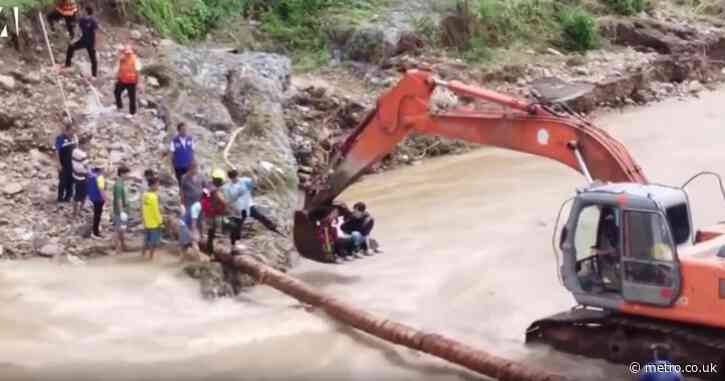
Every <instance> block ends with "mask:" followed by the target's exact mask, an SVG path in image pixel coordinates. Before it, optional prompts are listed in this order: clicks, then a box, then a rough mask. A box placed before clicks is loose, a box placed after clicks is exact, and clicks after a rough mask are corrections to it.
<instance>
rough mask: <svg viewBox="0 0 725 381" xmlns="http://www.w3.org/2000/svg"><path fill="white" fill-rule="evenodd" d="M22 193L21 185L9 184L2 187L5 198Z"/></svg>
mask: <svg viewBox="0 0 725 381" xmlns="http://www.w3.org/2000/svg"><path fill="white" fill-rule="evenodd" d="M22 191H23V186H22V185H20V184H18V183H10V184H6V185H5V186H4V187H3V193H4V194H5V195H6V196H12V195H16V194H18V193H20V192H22Z"/></svg>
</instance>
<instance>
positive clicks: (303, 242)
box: [293, 210, 334, 263]
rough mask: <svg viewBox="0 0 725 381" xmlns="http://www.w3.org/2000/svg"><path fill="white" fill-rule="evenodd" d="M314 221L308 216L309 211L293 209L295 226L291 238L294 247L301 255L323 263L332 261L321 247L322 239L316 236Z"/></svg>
mask: <svg viewBox="0 0 725 381" xmlns="http://www.w3.org/2000/svg"><path fill="white" fill-rule="evenodd" d="M315 228H316V224H315V222H313V221H312V219H311V218H310V215H309V212H308V211H306V210H297V211H295V226H294V232H293V239H294V243H295V248H297V251H298V252H299V253H300V255H301V256H303V257H305V258H307V259H310V260H313V261H317V262H323V263H329V262H334V259H332V258H329V257H330V255H328V254H327V253H326V252H325V250H324V247H323V244H322V241H320V240H319V239H318V238H317V229H315Z"/></svg>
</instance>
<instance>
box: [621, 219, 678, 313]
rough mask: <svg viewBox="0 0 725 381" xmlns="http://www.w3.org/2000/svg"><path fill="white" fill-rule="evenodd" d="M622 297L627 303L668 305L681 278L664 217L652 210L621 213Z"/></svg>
mask: <svg viewBox="0 0 725 381" xmlns="http://www.w3.org/2000/svg"><path fill="white" fill-rule="evenodd" d="M623 217H624V218H623V222H624V224H623V225H624V226H623V233H624V234H623V236H624V256H623V257H622V272H623V274H622V279H623V283H622V296H623V297H624V299H625V300H626V301H628V302H634V303H644V304H651V305H655V306H671V305H673V304H674V302H675V301H676V300H677V298H678V297H679V295H680V290H681V285H682V280H681V273H680V265H679V262H678V260H677V252H676V250H675V245H674V243H673V240H672V234H671V233H670V228H669V224H668V223H667V219H666V218H665V216H664V215H663V214H662V213H659V212H655V211H640V210H626V211H624V214H623Z"/></svg>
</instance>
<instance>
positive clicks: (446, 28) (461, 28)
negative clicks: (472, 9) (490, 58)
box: [440, 15, 471, 48]
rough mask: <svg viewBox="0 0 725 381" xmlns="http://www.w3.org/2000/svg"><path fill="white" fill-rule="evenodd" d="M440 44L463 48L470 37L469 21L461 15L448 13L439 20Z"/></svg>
mask: <svg viewBox="0 0 725 381" xmlns="http://www.w3.org/2000/svg"><path fill="white" fill-rule="evenodd" d="M440 29H441V44H442V45H443V46H446V47H456V48H463V47H465V46H466V44H468V41H469V40H470V39H471V23H470V20H469V19H467V18H466V17H465V16H463V15H450V16H447V17H445V18H443V19H442V20H441V25H440Z"/></svg>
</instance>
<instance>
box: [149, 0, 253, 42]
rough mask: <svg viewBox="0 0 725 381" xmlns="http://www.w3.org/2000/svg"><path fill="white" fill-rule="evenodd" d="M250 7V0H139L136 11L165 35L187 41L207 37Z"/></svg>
mask: <svg viewBox="0 0 725 381" xmlns="http://www.w3.org/2000/svg"><path fill="white" fill-rule="evenodd" d="M246 5H247V0H138V1H137V2H136V4H135V11H136V13H137V14H138V15H139V16H141V17H142V18H144V19H145V20H146V21H147V22H148V23H149V24H150V25H151V26H152V27H153V28H154V29H156V30H157V31H158V32H159V33H161V34H162V35H163V36H165V37H171V38H174V39H176V40H177V41H181V42H186V41H188V40H194V39H199V38H202V37H204V36H206V34H207V33H208V32H209V30H211V29H212V28H214V27H216V26H217V25H219V23H220V22H221V20H222V19H223V18H224V17H226V16H229V15H233V14H235V13H236V14H240V13H241V12H242V11H244V9H245V7H246Z"/></svg>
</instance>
